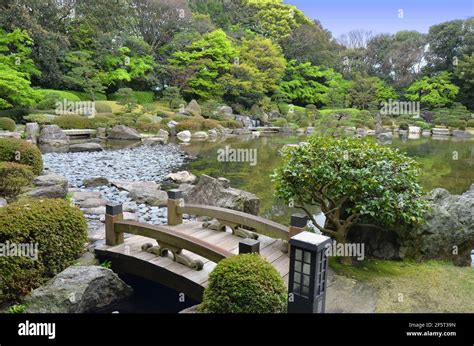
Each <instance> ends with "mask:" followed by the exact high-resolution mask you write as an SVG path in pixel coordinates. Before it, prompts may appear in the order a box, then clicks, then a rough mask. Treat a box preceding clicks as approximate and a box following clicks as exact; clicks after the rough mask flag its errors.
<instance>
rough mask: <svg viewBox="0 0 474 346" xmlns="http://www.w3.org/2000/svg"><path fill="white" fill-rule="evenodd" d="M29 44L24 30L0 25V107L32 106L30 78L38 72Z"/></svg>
mask: <svg viewBox="0 0 474 346" xmlns="http://www.w3.org/2000/svg"><path fill="white" fill-rule="evenodd" d="M2 11H3V10H2ZM32 45H33V41H32V39H31V38H30V36H28V33H27V32H26V31H25V30H21V29H15V30H13V31H12V32H9V33H6V32H5V31H4V30H3V29H1V28H0V109H6V108H12V107H18V106H20V107H30V106H33V105H34V101H33V97H32V94H33V90H32V89H31V86H30V85H31V82H30V80H31V77H32V76H38V75H40V71H39V70H38V69H37V68H36V66H35V64H34V62H33V60H32V59H31V58H30V54H31V46H32Z"/></svg>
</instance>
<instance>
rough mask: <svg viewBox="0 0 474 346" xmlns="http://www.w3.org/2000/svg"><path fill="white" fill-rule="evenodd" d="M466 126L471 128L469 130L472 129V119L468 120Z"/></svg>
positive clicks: (473, 125)
mask: <svg viewBox="0 0 474 346" xmlns="http://www.w3.org/2000/svg"><path fill="white" fill-rule="evenodd" d="M467 126H468V127H471V128H474V119H469V120H468V121H467Z"/></svg>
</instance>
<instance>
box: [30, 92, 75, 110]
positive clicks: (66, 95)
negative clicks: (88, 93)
mask: <svg viewBox="0 0 474 346" xmlns="http://www.w3.org/2000/svg"><path fill="white" fill-rule="evenodd" d="M34 98H35V100H36V102H37V104H36V108H37V109H55V108H56V102H63V101H64V100H68V101H71V102H80V101H81V99H80V98H79V97H78V96H76V95H74V94H72V93H70V92H67V91H62V90H51V89H37V90H35V92H34Z"/></svg>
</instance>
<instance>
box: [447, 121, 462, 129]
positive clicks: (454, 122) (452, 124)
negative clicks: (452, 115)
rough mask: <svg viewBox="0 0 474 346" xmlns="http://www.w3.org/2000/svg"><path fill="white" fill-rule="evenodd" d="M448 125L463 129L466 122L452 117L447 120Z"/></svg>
mask: <svg viewBox="0 0 474 346" xmlns="http://www.w3.org/2000/svg"><path fill="white" fill-rule="evenodd" d="M448 126H449V127H452V128H456V129H463V128H464V129H465V128H466V122H465V121H464V120H459V119H453V120H449V121H448Z"/></svg>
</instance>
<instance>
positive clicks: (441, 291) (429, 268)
mask: <svg viewBox="0 0 474 346" xmlns="http://www.w3.org/2000/svg"><path fill="white" fill-rule="evenodd" d="M329 263H330V266H331V268H332V269H333V270H334V271H335V272H336V273H338V274H340V275H345V276H348V277H351V278H354V279H356V280H359V281H362V282H365V283H367V284H369V285H370V286H372V287H373V288H375V289H376V290H377V292H378V300H377V305H376V310H375V311H376V312H453V313H454V312H471V313H472V312H474V268H473V267H457V266H454V265H453V264H451V263H447V262H442V261H428V262H422V263H418V262H413V261H381V260H366V261H363V262H362V263H361V264H359V265H357V266H343V265H341V264H339V263H338V262H337V261H336V259H335V258H331V259H330V261H329Z"/></svg>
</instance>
